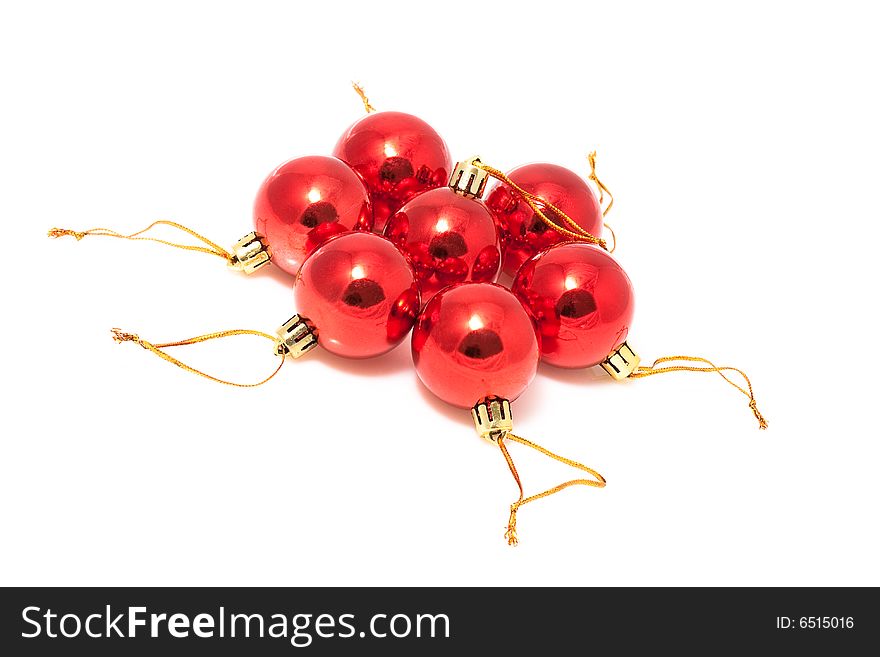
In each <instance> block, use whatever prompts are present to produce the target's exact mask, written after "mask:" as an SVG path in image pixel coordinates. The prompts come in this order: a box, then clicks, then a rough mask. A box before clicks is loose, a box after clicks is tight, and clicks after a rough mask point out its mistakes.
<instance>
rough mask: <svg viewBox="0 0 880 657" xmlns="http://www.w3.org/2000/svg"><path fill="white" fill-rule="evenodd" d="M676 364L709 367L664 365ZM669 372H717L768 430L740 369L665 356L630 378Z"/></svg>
mask: <svg viewBox="0 0 880 657" xmlns="http://www.w3.org/2000/svg"><path fill="white" fill-rule="evenodd" d="M675 362H685V363H704V364H705V365H707V366H708V367H696V366H693V365H668V364H666V365H664V364H665V363H675ZM658 365H663V367H658ZM667 372H717V373H718V374H719V375H720V376H721V378H723V379H724V380H725V381H727V382H728V383H729V384H730V385H732V386H733V387H734V388H736V389H737V390H739V391H740V392H741V393H742V394H743V395H745V396H746V397H747V398H748V400H749V408H750V409H751V411H752V413H753V414H754V416H755V419H756V420H758V428H759V429H766V428H767V420H765V419H764V416H763V415H761V411H759V410H758V402H757V401H756V400H755V392H754V390H753V389H752V382H751V380H750V379H749V377H748V376H747V375H746V373H745V372H743V371H742V370H741V369H739V368H738V367H729V366H723V367H719V366H717V365H715V363H713V362H712V361H710V360H707V359H706V358H700V357H699V356H664V357H663V358H658V359H657V360H655V361H654V362H653V364H651V365H648V366H645V367H643V366H639V367H638V368H636V370H635V371H634V372H633V373H632V374H630V375H629V376H630V378H633V379H641V378H644V377H647V376H653V375H655V374H665V373H667ZM725 372H736V373H737V374H739V375H740V376H741V377H742V378H743V381H744V382H745V387H743V386H741V385H739V384H738V383H736V382H735V381H732V380H731V379H730V378H728V376H727V375H726V374H725Z"/></svg>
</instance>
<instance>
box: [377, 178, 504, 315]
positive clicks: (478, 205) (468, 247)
mask: <svg viewBox="0 0 880 657" xmlns="http://www.w3.org/2000/svg"><path fill="white" fill-rule="evenodd" d="M385 236H386V237H387V238H388V239H390V240H391V241H392V242H393V243H394V244H395V245H396V246H397V247H398V248H399V249H400V250H401V251H403V252H404V253H406V254H407V255H408V256H409V257H410V260H411V261H412V263H413V267H414V268H415V271H416V277H417V278H418V281H419V289H420V290H421V293H422V302H423V303H424V302H426V301H428V300H429V299H430V298H431V297H432V296H434V294H435V293H436V292H438V291H439V290H441V289H442V288H444V287H446V286H447V285H452V284H454V283H461V282H464V281H476V282H478V283H484V282H491V281H494V280H495V277H496V276H497V275H498V267H499V265H500V263H501V252H500V251H499V250H498V234H497V231H496V230H495V223H494V221H493V220H492V215H491V214H490V213H489V210H488V209H487V208H486V206H485V205H484V204H483V202H482V201H478V200H476V199H471V198H466V197H464V196H462V195H461V194H456V193H455V192H454V191H453V190H452V189H450V188H449V187H441V188H438V189H432V190H431V191H428V192H425V193H424V194H419V195H418V196H416V197H415V198H414V199H412V200H410V201H408V202H407V203H406V204H405V205H404V206H403V207H402V208H401V209H400V210H399V211H398V212H397V213H396V214H395V215H394V216H393V217H391V220H390V221H389V222H388V225H387V226H386V227H385Z"/></svg>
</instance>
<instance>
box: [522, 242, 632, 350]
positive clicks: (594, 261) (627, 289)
mask: <svg viewBox="0 0 880 657" xmlns="http://www.w3.org/2000/svg"><path fill="white" fill-rule="evenodd" d="M513 291H514V293H515V294H516V295H517V296H518V297H519V298H520V300H521V301H522V302H523V304H525V306H526V307H527V308H528V309H529V312H530V313H531V315H532V318H533V319H534V320H535V325H536V326H537V327H538V337H539V339H540V344H541V358H543V359H544V361H545V362H547V363H550V364H551V365H556V366H558V367H591V366H593V365H598V364H599V363H601V362H602V361H603V360H605V358H606V357H607V356H608V355H609V354H610V353H611V352H612V351H613V350H614V349H615V348H616V347H618V346H620V344H621V343H622V342H623V341H624V340H626V335H627V333H628V332H629V327H630V324H631V323H632V318H633V307H634V299H633V290H632V283H630V280H629V277H628V276H627V275H626V272H625V271H623V269H622V268H621V267H620V265H619V264H617V261H616V260H614V258H613V257H611V256H610V255H609V254H608V253H607V252H606V251H604V250H603V249H601V248H600V247H598V246H594V245H592V244H581V243H571V242H569V243H566V244H559V245H557V246H554V247H552V248H550V249H548V250H547V251H545V252H544V253H541V254H539V255H537V256H535V257H534V258H532V259H531V260H528V261H527V262H526V263H525V264H524V265H523V266H522V267H521V268H520V270H519V273H518V274H517V276H516V279H515V280H514V282H513Z"/></svg>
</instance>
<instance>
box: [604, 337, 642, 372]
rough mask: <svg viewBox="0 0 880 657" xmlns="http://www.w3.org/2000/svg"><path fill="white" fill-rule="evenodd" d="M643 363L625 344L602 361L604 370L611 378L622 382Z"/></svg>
mask: <svg viewBox="0 0 880 657" xmlns="http://www.w3.org/2000/svg"><path fill="white" fill-rule="evenodd" d="M641 362H642V359H641V358H639V355H638V354H637V353H636V352H634V351H633V350H632V349H631V348H630V346H629V345H628V344H627V343H626V342H624V343H623V344H621V345H620V346H619V347H618V348H617V349H615V350H614V351H613V352H611V354H610V355H609V356H608V358H606V359H605V360H603V361H602V369H604V370H605V371H606V372H608V374H610V375H611V378H613V379H615V380H617V381H622V380H623V379H625V378H627V377H628V376H629V375H630V374H632V373H633V372H635V371H636V369H638V367H639V363H641Z"/></svg>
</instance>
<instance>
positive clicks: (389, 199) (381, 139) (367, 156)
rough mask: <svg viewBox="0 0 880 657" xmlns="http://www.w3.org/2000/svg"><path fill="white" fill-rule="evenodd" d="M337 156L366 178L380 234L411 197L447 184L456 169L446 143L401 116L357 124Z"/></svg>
mask: <svg viewBox="0 0 880 657" xmlns="http://www.w3.org/2000/svg"><path fill="white" fill-rule="evenodd" d="M333 155H334V156H336V157H338V158H339V159H340V160H342V161H343V162H346V163H347V164H349V165H350V166H351V167H352V168H353V169H354V170H355V171H357V172H358V173H359V174H360V176H361V178H363V180H364V183H365V184H366V186H367V189H368V190H369V192H370V198H371V199H372V202H373V212H374V217H375V221H374V228H375V230H376V231H377V232H381V231H382V229H383V228H384V227H385V224H386V222H387V220H388V218H389V217H391V215H393V214H394V213H395V212H397V210H399V209H400V207H401V206H402V205H403V204H404V203H406V202H407V201H408V200H409V199H411V198H412V197H413V196H415V195H416V194H419V193H420V192H424V191H426V190H429V189H433V188H435V187H439V186H441V185H445V184H446V183H447V182H448V179H449V174H450V173H451V171H452V159H451V158H450V156H449V149H447V148H446V142H444V141H443V139H442V138H441V137H440V135H438V134H437V132H436V131H435V130H434V128H432V127H431V126H429V125H428V124H427V123H425V122H424V121H422V120H421V119H420V118H418V117H415V116H412V115H411V114H404V113H403V112H376V113H373V114H368V115H367V116H365V117H363V118H362V119H360V120H359V121H356V122H355V123H354V124H353V125H352V126H351V127H349V128H348V129H347V130H346V131H345V132H344V133H343V134H342V136H341V137H340V138H339V141H338V142H337V143H336V146H335V148H334V149H333Z"/></svg>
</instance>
